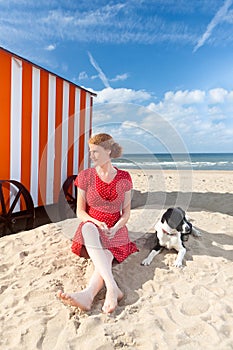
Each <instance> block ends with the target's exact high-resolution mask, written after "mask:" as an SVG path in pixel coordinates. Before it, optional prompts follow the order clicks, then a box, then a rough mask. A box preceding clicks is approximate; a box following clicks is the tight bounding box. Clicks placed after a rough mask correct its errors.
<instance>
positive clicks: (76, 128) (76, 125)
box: [73, 88, 80, 174]
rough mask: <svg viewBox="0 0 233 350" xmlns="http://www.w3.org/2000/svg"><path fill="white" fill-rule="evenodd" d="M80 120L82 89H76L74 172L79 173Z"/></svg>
mask: <svg viewBox="0 0 233 350" xmlns="http://www.w3.org/2000/svg"><path fill="white" fill-rule="evenodd" d="M79 122H80V89H78V88H76V89H75V112H74V163H73V164H74V166H73V174H78V161H79V159H78V158H79V128H80V127H79Z"/></svg>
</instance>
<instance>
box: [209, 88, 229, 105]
mask: <svg viewBox="0 0 233 350" xmlns="http://www.w3.org/2000/svg"><path fill="white" fill-rule="evenodd" d="M227 95H228V92H227V91H226V90H225V89H222V88H218V89H212V90H209V101H210V103H223V102H224V101H225V99H226V97H227Z"/></svg>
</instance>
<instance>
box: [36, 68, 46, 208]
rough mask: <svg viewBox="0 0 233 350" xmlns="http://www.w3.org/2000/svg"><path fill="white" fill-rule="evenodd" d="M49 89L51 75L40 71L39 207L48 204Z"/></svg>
mask: <svg viewBox="0 0 233 350" xmlns="http://www.w3.org/2000/svg"><path fill="white" fill-rule="evenodd" d="M48 88H49V74H48V72H46V71H43V70H41V71H40V132H39V167H40V169H39V171H40V173H39V194H38V205H44V204H45V203H46V181H47V178H46V174H47V154H46V153H43V152H44V151H45V152H46V150H45V147H46V146H47V142H48Z"/></svg>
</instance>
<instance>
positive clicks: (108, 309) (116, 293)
mask: <svg viewBox="0 0 233 350" xmlns="http://www.w3.org/2000/svg"><path fill="white" fill-rule="evenodd" d="M123 296H124V294H123V293H122V291H121V290H120V289H119V288H118V287H117V289H109V290H107V292H106V298H105V302H104V305H103V307H102V310H103V312H104V313H106V314H109V313H112V312H113V311H114V310H115V309H116V307H117V305H118V301H120V300H121V299H122V298H123Z"/></svg>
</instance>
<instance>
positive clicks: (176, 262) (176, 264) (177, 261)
mask: <svg viewBox="0 0 233 350" xmlns="http://www.w3.org/2000/svg"><path fill="white" fill-rule="evenodd" d="M174 266H175V267H182V266H183V265H182V261H180V260H178V259H177V260H176V261H175V262H174Z"/></svg>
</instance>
